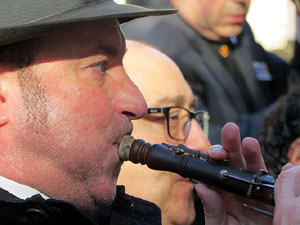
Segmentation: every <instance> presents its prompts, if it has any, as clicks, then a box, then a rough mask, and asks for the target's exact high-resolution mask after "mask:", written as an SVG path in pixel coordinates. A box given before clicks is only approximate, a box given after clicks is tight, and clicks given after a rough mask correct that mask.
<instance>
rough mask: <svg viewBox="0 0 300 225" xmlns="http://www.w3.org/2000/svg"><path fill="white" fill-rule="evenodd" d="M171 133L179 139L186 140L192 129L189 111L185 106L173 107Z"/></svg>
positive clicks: (170, 115)
mask: <svg viewBox="0 0 300 225" xmlns="http://www.w3.org/2000/svg"><path fill="white" fill-rule="evenodd" d="M168 123H169V127H168V128H169V134H170V136H171V137H172V138H174V139H177V140H185V139H186V138H187V135H188V134H189V131H190V119H189V112H188V111H187V110H186V109H184V108H171V109H170V111H169V121H168Z"/></svg>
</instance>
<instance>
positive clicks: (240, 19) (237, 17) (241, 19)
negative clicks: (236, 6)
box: [229, 14, 245, 23]
mask: <svg viewBox="0 0 300 225" xmlns="http://www.w3.org/2000/svg"><path fill="white" fill-rule="evenodd" d="M229 19H230V20H231V22H233V23H244V22H245V15H244V14H236V15H230V16H229Z"/></svg>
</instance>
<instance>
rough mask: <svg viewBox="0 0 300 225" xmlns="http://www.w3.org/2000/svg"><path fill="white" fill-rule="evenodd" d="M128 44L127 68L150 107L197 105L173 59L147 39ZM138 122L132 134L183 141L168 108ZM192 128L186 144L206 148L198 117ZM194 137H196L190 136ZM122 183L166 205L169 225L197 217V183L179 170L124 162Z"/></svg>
mask: <svg viewBox="0 0 300 225" xmlns="http://www.w3.org/2000/svg"><path fill="white" fill-rule="evenodd" d="M127 49H128V51H127V52H126V54H125V57H124V60H123V63H124V67H125V70H126V72H127V73H128V75H129V76H130V78H131V79H132V80H133V81H134V83H135V84H136V85H137V86H138V87H139V88H140V90H141V92H142V94H143V95H144V98H145V100H146V102H147V104H148V107H169V106H183V107H185V108H188V109H190V110H193V108H190V107H191V106H193V102H194V98H193V94H192V91H191V89H190V87H189V86H188V84H187V83H186V81H185V80H184V78H183V75H182V74H181V72H180V70H179V69H178V67H177V66H176V64H175V63H174V62H173V61H171V60H170V59H169V58H168V57H167V56H166V55H164V54H163V53H161V52H159V51H158V50H156V49H154V48H152V47H149V46H147V45H145V44H142V43H138V42H134V41H127ZM153 117H155V118H154V119H153ZM157 118H158V122H157ZM133 127H134V129H133V133H132V135H133V136H134V137H135V138H137V139H139V138H140V139H144V140H145V141H147V142H150V143H152V144H155V143H162V142H164V143H170V144H174V145H178V144H179V143H181V142H178V141H175V140H173V139H171V138H170V137H169V135H168V132H167V128H166V127H165V121H164V115H163V114H157V115H156V114H155V115H154V114H150V115H149V116H146V117H145V118H143V119H141V120H137V121H133ZM191 130H193V134H192V135H190V136H189V137H188V139H187V140H186V141H185V142H184V144H186V145H188V146H189V147H191V148H194V149H198V150H202V151H206V149H208V146H209V141H208V140H207V139H206V137H205V136H204V134H203V131H202V129H201V127H200V126H199V125H198V124H197V122H194V121H193V122H192V128H191ZM194 137H195V138H197V141H191V140H192V139H194ZM118 183H119V184H123V185H125V187H126V192H127V193H129V194H132V195H134V196H137V197H141V198H143V199H146V200H149V201H152V202H154V203H156V204H157V205H158V206H159V207H160V208H161V210H162V222H163V224H164V225H168V224H190V223H191V222H192V221H193V220H194V217H195V212H194V203H193V195H192V191H193V184H192V183H191V182H189V181H188V180H187V179H184V178H182V177H180V176H179V175H177V174H174V173H170V172H166V171H154V170H150V169H148V168H147V167H146V166H143V165H139V164H133V163H130V162H125V163H124V164H123V166H122V169H121V173H120V177H119V180H118ZM149 187H151V188H149ZM145 190H147V191H145Z"/></svg>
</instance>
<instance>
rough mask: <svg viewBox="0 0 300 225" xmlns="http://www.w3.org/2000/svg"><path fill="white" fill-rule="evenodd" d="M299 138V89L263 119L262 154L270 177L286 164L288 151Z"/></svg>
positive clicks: (282, 99)
mask: <svg viewBox="0 0 300 225" xmlns="http://www.w3.org/2000/svg"><path fill="white" fill-rule="evenodd" d="M298 137H300V87H297V88H295V89H294V90H293V91H292V92H291V93H290V94H288V95H286V96H284V97H282V98H281V99H280V100H279V103H278V106H277V108H276V109H275V110H274V111H273V112H271V113H270V114H269V116H268V117H266V118H265V120H264V124H263V129H262V133H261V138H260V142H261V147H262V154H263V157H264V160H265V163H266V166H267V168H268V171H269V173H270V175H273V176H277V175H278V174H279V173H280V171H281V168H282V166H283V165H285V164H286V163H287V162H288V150H289V148H290V145H291V144H292V142H293V141H294V140H296V139H297V138H298Z"/></svg>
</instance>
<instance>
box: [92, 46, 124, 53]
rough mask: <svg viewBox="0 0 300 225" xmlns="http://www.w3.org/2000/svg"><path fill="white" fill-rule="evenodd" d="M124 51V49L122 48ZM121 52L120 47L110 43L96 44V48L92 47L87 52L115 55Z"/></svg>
mask: <svg viewBox="0 0 300 225" xmlns="http://www.w3.org/2000/svg"><path fill="white" fill-rule="evenodd" d="M124 51H125V50H124ZM120 52H121V49H120V48H116V47H115V46H112V45H105V44H101V45H98V46H97V47H96V48H93V49H92V50H91V51H90V52H89V53H90V54H99V53H100V54H105V55H108V56H115V55H117V54H119V53H120Z"/></svg>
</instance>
